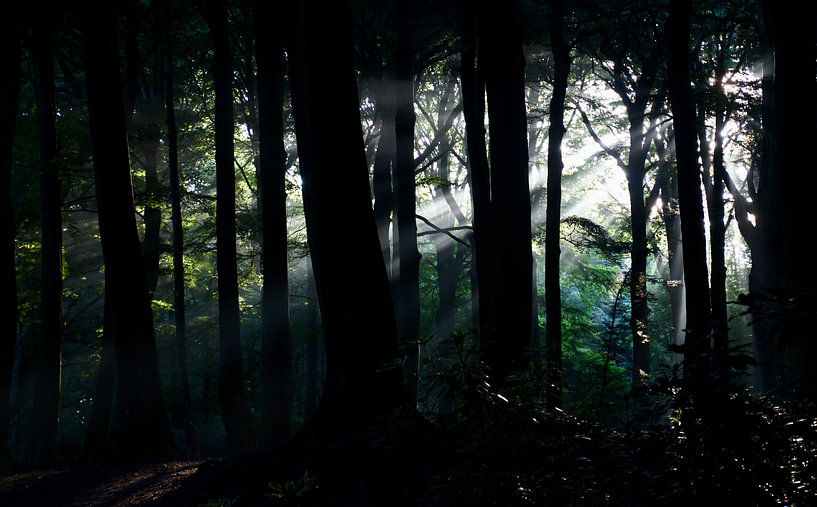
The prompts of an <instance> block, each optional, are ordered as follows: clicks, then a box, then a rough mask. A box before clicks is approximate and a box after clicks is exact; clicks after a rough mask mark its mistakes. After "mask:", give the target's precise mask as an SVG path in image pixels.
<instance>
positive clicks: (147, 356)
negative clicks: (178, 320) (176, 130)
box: [83, 1, 172, 459]
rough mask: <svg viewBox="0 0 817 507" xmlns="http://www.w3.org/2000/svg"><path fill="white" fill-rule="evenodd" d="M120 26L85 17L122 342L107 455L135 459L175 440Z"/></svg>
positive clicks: (102, 11) (96, 154) (104, 17)
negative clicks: (130, 135)
mask: <svg viewBox="0 0 817 507" xmlns="http://www.w3.org/2000/svg"><path fill="white" fill-rule="evenodd" d="M115 24H116V23H115V19H114V16H113V12H112V11H111V5H110V4H108V3H106V2H102V1H91V2H89V3H88V4H87V7H86V9H85V10H84V11H83V47H84V50H85V73H86V84H87V88H88V116H89V120H90V131H91V144H92V148H93V158H94V180H95V183H96V194H97V207H98V211H99V213H98V215H99V232H100V236H101V239H102V253H103V257H104V261H105V273H106V277H107V279H108V281H109V282H110V283H109V287H108V288H109V290H110V292H109V295H110V304H111V319H112V321H113V325H114V327H115V337H116V345H115V356H116V377H117V378H116V383H115V384H116V387H115V389H116V395H115V404H114V411H113V417H112V420H111V427H110V431H109V432H108V438H107V445H106V446H105V449H104V450H103V451H102V452H103V453H104V454H106V455H109V456H111V457H119V458H134V459H135V458H148V457H159V456H165V455H167V454H169V452H170V450H171V446H172V440H171V437H170V425H169V424H168V420H167V415H166V413H165V407H164V403H163V401H162V392H161V385H160V379H159V368H158V358H157V354H156V343H155V337H154V331H153V313H152V311H151V308H150V300H149V298H148V294H147V290H146V288H145V276H144V267H143V265H142V257H141V252H140V247H139V233H138V231H137V228H136V216H135V209H134V204H133V189H132V187H131V175H130V162H129V160H128V141H127V134H126V131H125V114H124V106H123V100H122V94H121V92H120V90H121V83H120V77H119V56H118V53H117V50H116V37H115V33H114V27H115Z"/></svg>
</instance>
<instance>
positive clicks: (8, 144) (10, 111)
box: [0, 5, 21, 460]
mask: <svg viewBox="0 0 817 507" xmlns="http://www.w3.org/2000/svg"><path fill="white" fill-rule="evenodd" d="M6 15H7V16H8V18H7V19H6V27H5V28H4V29H3V30H2V31H0V60H1V61H3V62H5V64H4V65H5V71H4V72H3V77H2V79H0V97H2V99H1V100H2V101H3V109H2V112H0V115H1V116H0V202H2V203H3V208H2V211H0V215H2V216H0V238H2V241H3V245H2V247H1V248H2V250H0V291H2V294H3V300H4V301H5V303H4V304H2V305H0V312H2V313H0V326H2V327H1V328H0V460H4V459H6V458H8V457H9V447H8V443H9V425H10V422H11V405H10V396H11V383H12V374H13V369H14V355H15V349H16V346H17V274H16V267H15V264H16V262H15V257H16V256H15V250H16V248H15V244H14V240H15V237H16V236H17V231H16V225H15V221H14V209H13V206H12V199H11V167H12V162H13V142H14V132H15V124H16V122H17V107H18V102H19V94H20V51H21V45H20V34H19V32H18V30H17V22H18V19H17V10H16V8H15V7H14V6H13V5H12V7H11V9H10V10H9V11H8V12H7V14H6Z"/></svg>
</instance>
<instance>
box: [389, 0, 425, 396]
mask: <svg viewBox="0 0 817 507" xmlns="http://www.w3.org/2000/svg"><path fill="white" fill-rule="evenodd" d="M410 14H411V13H410V10H409V2H408V0H397V18H398V22H397V23H398V25H397V57H396V62H395V63H396V65H395V77H396V81H395V83H394V90H395V105H396V110H395V116H394V134H395V143H396V155H397V157H396V159H395V165H394V176H395V180H396V183H397V184H396V192H395V193H396V199H395V209H394V212H395V222H396V224H397V235H396V237H397V239H396V244H397V245H396V252H397V256H398V259H399V277H398V282H397V317H398V318H397V331H398V336H399V339H400V344H401V347H402V348H403V354H404V355H405V362H404V366H403V369H404V374H405V375H406V385H407V386H408V393H409V396H410V397H411V400H412V402H414V403H416V402H417V381H418V374H419V370H418V367H419V344H418V343H417V340H418V339H419V338H420V258H421V257H420V252H419V251H418V250H417V218H416V215H417V196H416V188H415V183H414V168H415V165H414V123H415V117H414V65H413V56H412V52H411V27H410V26H409V16H410Z"/></svg>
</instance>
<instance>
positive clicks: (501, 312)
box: [478, 2, 533, 379]
mask: <svg viewBox="0 0 817 507" xmlns="http://www.w3.org/2000/svg"><path fill="white" fill-rule="evenodd" d="M518 18H519V6H518V4H517V2H506V3H503V4H501V5H500V4H499V3H496V2H487V3H485V4H484V5H481V9H480V19H479V32H478V36H479V39H480V63H481V65H484V72H485V74H484V76H485V90H486V97H487V100H488V128H489V136H490V150H489V155H490V188H491V194H490V196H491V197H490V198H491V220H492V221H493V224H494V230H493V232H494V234H496V235H497V237H495V238H494V240H498V239H500V236H499V234H500V232H499V231H500V230H501V231H502V233H501V242H502V245H503V250H502V256H501V260H502V266H503V274H502V276H496V277H495V279H494V291H495V292H494V307H495V312H496V314H495V319H496V331H495V334H494V335H492V336H491V337H489V338H488V342H487V343H486V344H485V349H484V360H485V362H486V363H487V364H488V365H489V366H490V367H491V368H492V369H493V370H494V374H495V375H496V378H498V379H504V378H505V377H507V376H508V375H509V374H510V373H511V372H514V371H520V370H524V369H525V368H526V365H527V363H528V362H529V359H528V358H526V349H527V348H528V347H530V345H531V325H530V323H531V310H532V308H533V303H532V301H531V298H532V293H531V286H532V283H533V282H532V279H533V257H532V254H531V225H530V223H531V218H530V216H531V205H530V189H529V185H528V147H527V113H526V110H525V56H524V53H523V50H522V33H521V30H520V27H519V19H518ZM499 260H500V256H499V255H498V252H497V255H494V256H493V258H492V261H493V265H492V266H491V269H493V270H494V271H497V270H498V269H499V264H497V262H498V261H499ZM483 338H485V337H483Z"/></svg>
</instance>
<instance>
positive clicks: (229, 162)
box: [207, 0, 253, 453]
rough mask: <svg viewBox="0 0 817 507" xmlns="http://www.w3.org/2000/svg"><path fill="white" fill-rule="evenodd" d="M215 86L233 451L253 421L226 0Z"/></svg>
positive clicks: (241, 446)
mask: <svg viewBox="0 0 817 507" xmlns="http://www.w3.org/2000/svg"><path fill="white" fill-rule="evenodd" d="M207 10H208V12H207V22H208V24H209V26H210V34H211V36H212V38H213V64H212V65H213V66H212V73H213V82H214V85H215V92H216V106H215V127H216V196H217V199H216V249H217V253H216V269H217V271H218V330H219V350H220V354H219V386H218V399H219V405H220V406H221V418H222V420H223V421H224V430H225V433H226V437H227V448H228V449H229V451H230V452H233V453H241V452H246V451H249V450H250V449H251V448H252V445H253V435H252V421H251V419H250V410H249V408H248V407H247V399H246V387H245V385H244V372H243V368H242V364H241V314H240V312H239V308H238V267H237V264H236V262H237V261H236V228H235V168H234V166H233V156H234V154H233V130H234V125H233V58H232V53H231V49H230V39H229V26H228V19H227V5H226V3H225V0H208V2H207Z"/></svg>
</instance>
